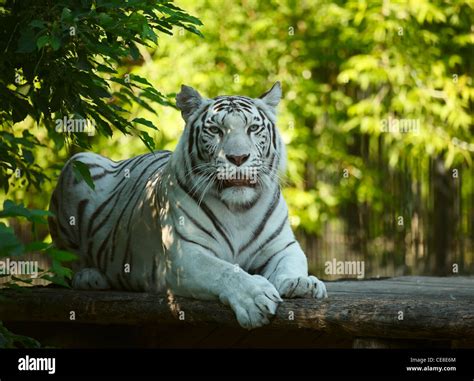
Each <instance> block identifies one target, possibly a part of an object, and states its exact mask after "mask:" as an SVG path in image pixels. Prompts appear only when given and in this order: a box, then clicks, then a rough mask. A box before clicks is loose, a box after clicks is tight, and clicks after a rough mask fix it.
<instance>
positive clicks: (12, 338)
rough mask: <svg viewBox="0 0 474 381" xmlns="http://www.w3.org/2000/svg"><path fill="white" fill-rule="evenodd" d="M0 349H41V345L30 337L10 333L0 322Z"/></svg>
mask: <svg viewBox="0 0 474 381" xmlns="http://www.w3.org/2000/svg"><path fill="white" fill-rule="evenodd" d="M0 348H1V349H7V348H41V344H40V343H39V342H38V341H36V340H35V339H33V338H31V337H27V336H22V335H16V334H14V333H12V332H10V331H9V330H8V329H7V327H5V326H4V325H3V323H2V322H1V321H0Z"/></svg>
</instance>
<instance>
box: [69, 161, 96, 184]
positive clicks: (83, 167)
mask: <svg viewBox="0 0 474 381" xmlns="http://www.w3.org/2000/svg"><path fill="white" fill-rule="evenodd" d="M72 166H73V167H72V168H73V171H74V175H75V176H76V179H77V180H78V181H81V180H84V181H85V182H86V184H87V185H89V187H90V188H91V189H92V190H95V185H94V181H93V180H92V176H91V172H90V170H89V167H88V166H87V164H84V163H83V162H81V161H79V160H74V161H73V162H72Z"/></svg>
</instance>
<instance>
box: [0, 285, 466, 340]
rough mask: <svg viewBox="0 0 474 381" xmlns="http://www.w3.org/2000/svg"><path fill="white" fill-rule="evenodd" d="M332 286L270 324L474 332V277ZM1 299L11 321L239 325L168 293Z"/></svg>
mask: <svg viewBox="0 0 474 381" xmlns="http://www.w3.org/2000/svg"><path fill="white" fill-rule="evenodd" d="M327 286H328V292H329V295H330V297H329V299H327V300H323V301H317V300H312V299H291V300H285V301H284V303H282V304H281V305H280V307H279V309H278V312H277V316H276V317H275V319H274V320H273V321H272V323H271V325H270V328H272V329H279V330H280V329H281V330H296V329H300V328H304V329H310V330H313V331H321V332H324V333H325V334H335V335H345V336H350V337H354V338H357V337H363V338H371V337H372V338H388V339H390V338H397V339H426V340H430V339H436V340H456V339H458V340H472V339H473V338H474V279H473V278H467V277H456V278H434V277H400V278H392V279H386V280H372V281H342V282H328V283H327ZM0 298H1V299H0V320H3V321H5V322H58V323H66V322H70V323H72V324H74V323H87V324H95V325H160V324H163V325H173V326H175V327H179V325H186V326H189V325H190V324H193V325H207V324H212V325H218V326H224V327H235V328H237V327H238V326H237V322H236V320H235V318H234V315H233V313H232V311H231V310H230V309H229V308H228V307H226V306H223V305H222V304H220V303H218V302H208V301H206V302H205V301H197V300H192V299H187V298H181V297H172V296H166V295H153V294H147V293H131V292H116V291H111V292H88V291H72V290H65V289H56V288H32V289H30V290H27V291H23V292H18V291H12V290H1V292H0ZM71 312H74V315H75V320H74V321H71V316H72V315H71Z"/></svg>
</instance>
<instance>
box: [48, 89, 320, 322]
mask: <svg viewBox="0 0 474 381" xmlns="http://www.w3.org/2000/svg"><path fill="white" fill-rule="evenodd" d="M280 98H281V86H280V83H279V82H277V83H275V85H273V87H272V88H271V89H270V90H269V91H267V92H266V93H265V94H263V95H262V96H261V97H260V98H256V99H253V98H249V97H244V96H219V97H216V98H213V99H206V98H202V97H201V96H200V95H199V93H198V92H197V91H196V90H194V89H193V88H191V87H188V86H182V89H181V92H180V93H179V94H178V96H177V106H178V108H179V109H180V110H181V113H182V116H183V118H184V120H185V121H186V127H185V130H184V133H183V135H182V136H181V139H180V141H179V144H178V146H177V148H176V150H175V151H174V152H173V153H171V152H169V151H158V152H154V153H149V154H144V155H141V156H137V157H134V158H131V159H129V160H124V161H120V162H114V161H111V160H109V159H107V158H105V157H102V156H99V155H96V154H93V153H80V154H77V155H75V156H73V157H72V158H71V160H70V161H69V162H68V163H67V164H66V166H65V167H64V169H63V171H62V173H61V176H60V178H59V180H58V185H57V187H56V189H55V190H54V193H53V196H52V199H51V211H52V212H53V213H54V214H55V216H56V217H55V218H51V219H50V228H51V234H52V236H53V239H54V242H55V243H56V245H57V246H58V247H60V248H64V249H68V250H70V251H73V252H76V253H78V254H79V255H80V257H81V262H82V263H81V267H82V269H81V270H80V271H79V272H77V273H76V274H75V275H74V278H73V282H72V283H73V287H74V288H77V289H97V290H102V289H108V288H114V289H124V290H135V291H151V292H163V291H165V290H167V289H168V290H170V291H172V292H173V293H174V294H176V295H182V296H188V297H193V298H198V299H219V300H220V301H221V302H222V303H225V304H227V305H229V306H230V307H231V308H232V309H233V311H234V312H235V315H236V317H237V320H238V322H239V323H240V325H241V326H242V327H245V328H255V327H260V326H262V325H264V324H267V323H269V321H270V318H271V316H272V315H274V314H275V312H276V310H277V307H278V304H279V303H280V302H281V301H282V299H281V296H283V297H290V298H291V297H315V298H323V297H327V292H326V287H325V285H324V283H323V282H321V281H320V280H318V279H317V278H316V277H314V276H308V266H307V260H306V257H305V255H304V253H303V251H302V250H301V248H300V245H299V244H298V242H297V241H296V240H295V237H294V235H293V232H292V230H291V228H290V224H289V221H288V210H287V205H286V203H285V200H284V199H283V197H282V195H281V192H280V184H279V182H278V174H279V172H281V171H282V170H283V169H284V166H285V156H286V155H285V148H284V144H283V142H282V139H281V137H280V134H279V132H278V130H277V128H276V126H275V115H276V107H277V105H278V103H279V101H280ZM72 160H79V161H81V162H83V163H85V164H86V165H88V167H89V169H90V172H91V175H92V178H93V180H94V183H95V190H92V189H91V188H90V187H89V186H88V185H87V184H86V183H85V182H84V181H78V180H77V179H76V178H75V177H74V175H73V168H72V164H71V161H72ZM72 222H74V223H72Z"/></svg>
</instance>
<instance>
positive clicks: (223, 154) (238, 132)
mask: <svg viewBox="0 0 474 381" xmlns="http://www.w3.org/2000/svg"><path fill="white" fill-rule="evenodd" d="M280 99H281V85H280V83H279V82H276V83H275V84H274V85H273V87H272V88H271V89H270V90H268V91H267V92H266V93H264V94H263V95H261V96H260V97H259V98H250V97H246V96H218V97H216V98H212V99H208V98H203V97H201V95H200V94H199V93H198V92H197V91H196V90H195V89H193V88H191V87H189V86H184V85H183V86H182V88H181V92H180V93H179V94H178V95H177V97H176V100H177V102H176V104H177V106H178V108H179V109H180V110H181V114H182V116H183V119H184V120H185V122H186V127H185V131H184V134H183V136H182V138H181V140H180V142H179V144H178V147H177V152H179V153H180V155H179V159H178V160H179V161H180V163H178V164H180V165H181V166H182V167H184V171H183V172H184V173H183V175H184V179H185V180H184V181H186V183H187V185H188V190H189V192H190V193H192V195H193V196H197V197H198V199H199V200H202V199H203V198H204V196H205V195H208V194H211V195H213V196H214V197H217V198H219V199H221V200H222V201H223V202H225V203H226V204H227V205H233V206H237V207H245V206H249V205H252V204H253V203H254V202H255V201H256V200H257V199H258V197H259V195H260V194H261V193H262V192H264V191H265V188H269V187H275V186H277V184H278V178H279V172H280V171H282V170H283V169H284V166H285V158H286V154H285V148H284V144H283V142H282V140H281V137H280V134H279V132H278V130H277V127H276V125H275V117H276V107H277V106H278V103H279V102H280Z"/></svg>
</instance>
